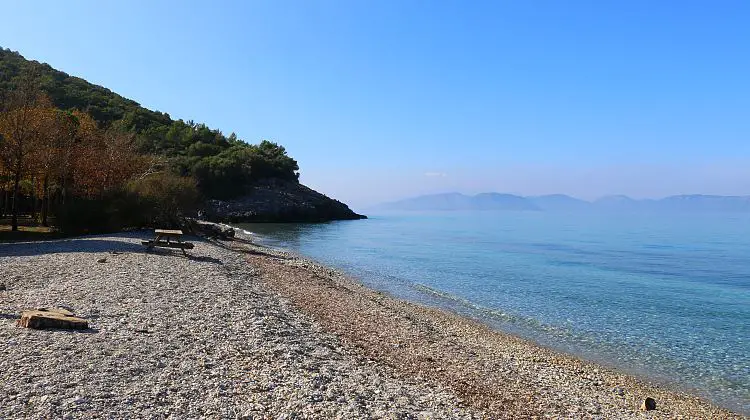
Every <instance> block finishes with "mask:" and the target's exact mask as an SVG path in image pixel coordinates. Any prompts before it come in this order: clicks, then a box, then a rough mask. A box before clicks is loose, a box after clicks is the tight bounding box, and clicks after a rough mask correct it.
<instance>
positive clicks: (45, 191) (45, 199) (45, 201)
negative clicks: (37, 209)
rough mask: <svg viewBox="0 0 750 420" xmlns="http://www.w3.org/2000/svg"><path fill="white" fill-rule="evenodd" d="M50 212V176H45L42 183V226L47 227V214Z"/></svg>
mask: <svg viewBox="0 0 750 420" xmlns="http://www.w3.org/2000/svg"><path fill="white" fill-rule="evenodd" d="M48 214H49V176H47V175H45V176H44V183H43V185H42V226H44V227H47V226H49V224H48V223H47V215H48Z"/></svg>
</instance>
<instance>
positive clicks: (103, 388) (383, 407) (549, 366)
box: [0, 232, 739, 419]
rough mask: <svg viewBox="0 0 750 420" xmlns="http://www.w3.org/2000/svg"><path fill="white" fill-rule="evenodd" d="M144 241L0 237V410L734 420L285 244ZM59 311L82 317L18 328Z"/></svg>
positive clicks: (40, 414) (84, 414)
mask: <svg viewBox="0 0 750 420" xmlns="http://www.w3.org/2000/svg"><path fill="white" fill-rule="evenodd" d="M148 236H149V234H148V233H146V232H141V233H137V234H120V235H112V236H92V237H85V238H79V239H72V240H63V241H55V242H46V243H28V244H0V282H5V283H6V285H7V287H8V291H4V292H0V378H1V379H2V381H1V382H0V418H18V417H33V418H60V417H63V418H92V417H108V418H152V417H179V418H183V417H190V418H194V417H211V418H238V417H244V418H543V417H550V418H711V419H717V418H732V417H739V416H736V415H733V414H731V413H729V412H727V411H724V410H722V409H719V408H717V407H715V406H713V405H711V404H708V403H706V402H705V401H703V400H700V399H698V398H695V397H691V396H688V395H683V394H680V393H675V392H671V391H668V390H664V389H660V388H658V387H655V386H652V385H649V384H647V383H643V382H640V381H638V380H636V379H634V378H632V377H628V376H626V375H622V374H619V373H617V372H613V371H610V370H607V369H604V368H601V367H599V366H597V365H594V364H590V363H585V362H582V361H579V360H577V359H574V358H572V357H569V356H564V355H561V354H559V353H555V352H553V351H550V350H547V349H544V348H541V347H539V346H536V345H533V344H531V343H529V342H527V341H524V340H521V339H518V338H515V337H512V336H509V335H505V334H502V333H499V332H496V331H492V330H490V329H488V328H486V327H484V326H482V325H481V324H478V323H475V322H473V321H470V320H467V319H464V318H461V317H458V316H455V315H452V314H449V313H446V312H443V311H439V310H433V309H428V308H424V307H421V306H418V305H413V304H409V303H406V302H403V301H399V300H397V299H393V298H391V297H389V296H386V295H383V294H381V293H377V292H374V291H371V290H369V289H366V288H364V287H363V286H361V285H359V284H358V283H356V282H353V281H351V280H349V279H347V278H346V277H344V276H342V275H341V274H339V273H337V272H336V271H333V270H331V269H328V268H326V267H323V266H320V265H317V264H315V263H313V262H311V261H308V260H305V259H302V258H299V257H296V256H293V255H291V254H288V253H284V252H280V251H273V250H269V249H267V248H262V247H258V246H254V245H251V244H247V243H244V242H242V241H241V240H238V241H235V242H232V243H217V244H211V243H207V242H203V241H198V240H196V241H195V243H196V247H195V249H194V250H193V251H192V252H191V253H190V254H191V256H192V257H191V258H185V257H183V256H182V255H181V254H179V253H178V252H173V251H170V250H158V251H153V252H150V253H146V252H144V250H143V248H142V246H141V245H140V240H141V238H146V237H148ZM102 258H106V262H101V263H100V262H97V261H98V260H100V259H102ZM55 306H62V307H68V308H71V309H72V310H73V311H74V312H75V313H76V314H77V315H79V316H82V317H85V318H88V319H89V320H90V321H91V322H90V325H91V327H92V329H91V330H89V331H83V332H68V331H37V330H28V329H24V328H20V327H17V326H16V324H15V323H16V319H17V317H18V314H19V313H20V311H21V310H22V309H27V308H36V307H55ZM646 396H651V397H653V398H655V399H656V402H657V410H656V411H649V412H645V413H644V412H640V411H638V407H639V405H640V402H641V401H642V400H643V398H645V397H646Z"/></svg>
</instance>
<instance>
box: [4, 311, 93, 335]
mask: <svg viewBox="0 0 750 420" xmlns="http://www.w3.org/2000/svg"><path fill="white" fill-rule="evenodd" d="M18 325H19V326H21V327H24V328H34V329H45V328H60V329H67V330H85V329H88V327H89V322H88V321H87V320H85V319H83V318H78V317H75V316H74V315H73V312H70V311H68V310H65V309H59V308H56V309H47V308H40V309H31V310H28V311H23V312H21V319H19V320H18Z"/></svg>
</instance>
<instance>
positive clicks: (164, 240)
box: [141, 229, 194, 255]
mask: <svg viewBox="0 0 750 420" xmlns="http://www.w3.org/2000/svg"><path fill="white" fill-rule="evenodd" d="M154 235H155V237H154V239H152V240H150V241H143V242H141V243H142V244H143V245H146V248H147V249H153V248H154V247H156V246H158V247H162V248H179V249H180V250H182V253H183V254H185V255H187V252H185V250H186V249H193V246H194V245H193V244H191V243H190V242H182V231H181V230H169V229H155V230H154Z"/></svg>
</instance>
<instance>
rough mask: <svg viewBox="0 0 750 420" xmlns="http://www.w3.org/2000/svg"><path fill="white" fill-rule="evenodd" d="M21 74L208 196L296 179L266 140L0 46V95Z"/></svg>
mask: <svg viewBox="0 0 750 420" xmlns="http://www.w3.org/2000/svg"><path fill="white" fill-rule="evenodd" d="M24 74H28V75H32V77H34V78H36V79H38V82H39V87H40V88H41V89H42V90H43V91H44V92H45V93H46V94H47V95H48V96H49V98H50V99H51V101H52V103H53V104H54V105H55V106H56V107H58V108H60V109H62V110H79V111H82V112H85V113H86V114H88V115H90V116H91V117H92V118H93V119H94V120H95V121H96V122H97V123H98V124H99V125H100V127H103V128H107V127H110V126H112V125H117V126H118V127H119V128H121V129H123V130H126V131H130V132H132V133H134V134H135V145H136V148H137V150H138V151H139V152H141V153H146V154H157V155H162V156H166V157H168V158H169V160H170V164H171V166H172V167H173V168H174V169H176V170H178V171H179V172H180V173H181V174H182V175H193V176H194V177H195V179H196V181H197V183H198V186H199V188H200V189H201V192H203V193H204V194H205V195H206V197H208V198H232V197H233V196H236V195H241V194H242V192H243V191H242V189H241V188H237V187H238V186H242V185H246V184H249V183H252V182H253V181H256V180H259V179H264V178H280V179H285V180H297V179H298V176H299V174H298V172H297V171H298V170H299V167H298V165H297V162H296V161H295V160H294V159H292V158H291V157H289V156H288V155H287V154H286V151H285V150H284V148H283V147H282V146H279V145H277V144H275V143H271V142H267V141H264V142H261V143H260V144H259V145H250V144H247V143H245V142H243V141H241V140H239V139H238V138H237V136H236V135H234V133H232V134H230V135H229V136H225V135H224V134H222V132H221V131H219V130H212V129H210V128H208V127H207V126H206V125H204V124H195V123H193V122H192V121H188V122H185V121H182V120H176V121H175V120H172V118H170V116H169V114H167V113H162V112H158V111H151V110H149V109H146V108H144V107H142V106H140V105H139V104H138V103H137V102H135V101H132V100H130V99H127V98H123V97H122V96H120V95H118V94H116V93H114V92H112V91H111V90H109V89H107V88H104V87H102V86H97V85H94V84H91V83H89V82H87V81H85V80H83V79H81V78H78V77H74V76H70V75H68V74H67V73H64V72H61V71H59V70H55V69H53V68H52V67H50V66H49V65H48V64H44V63H39V62H37V61H31V60H26V59H25V58H24V57H23V56H21V55H20V54H19V53H17V52H12V51H10V50H7V49H5V50H3V49H0V95H2V93H3V92H8V91H10V90H11V89H13V88H14V85H15V84H16V83H17V81H18V80H19V78H20V76H21V75H24Z"/></svg>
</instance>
